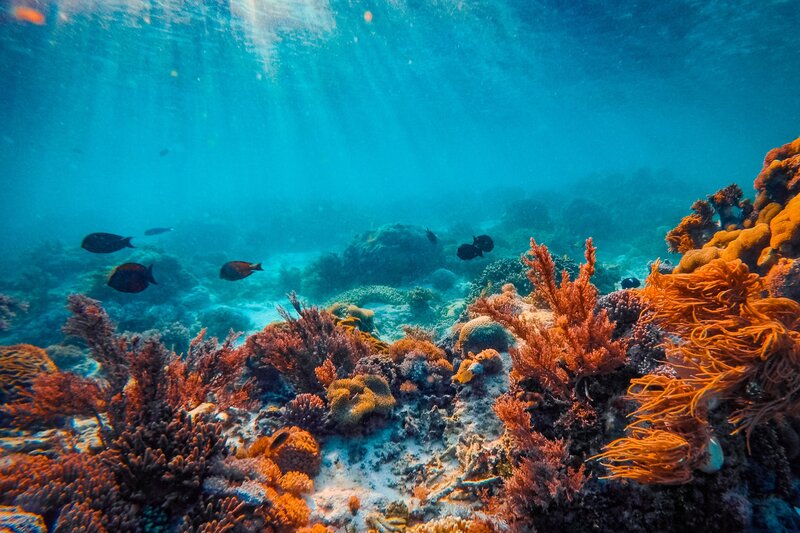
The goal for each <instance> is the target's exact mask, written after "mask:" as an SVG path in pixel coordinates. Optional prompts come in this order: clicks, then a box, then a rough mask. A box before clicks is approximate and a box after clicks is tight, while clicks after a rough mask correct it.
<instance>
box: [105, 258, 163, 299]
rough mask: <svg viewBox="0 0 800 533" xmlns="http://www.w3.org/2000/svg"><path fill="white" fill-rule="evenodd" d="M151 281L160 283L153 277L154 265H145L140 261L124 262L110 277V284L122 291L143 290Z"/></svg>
mask: <svg viewBox="0 0 800 533" xmlns="http://www.w3.org/2000/svg"><path fill="white" fill-rule="evenodd" d="M151 283H153V284H155V285H158V283H156V280H155V279H154V278H153V265H150V266H149V267H145V266H144V265H140V264H139V263H124V264H122V265H120V266H118V267H117V268H115V269H114V271H113V272H112V273H111V276H109V278H108V286H109V287H111V288H113V289H116V290H118V291H120V292H142V291H143V290H145V289H146V288H147V286H148V285H150V284H151Z"/></svg>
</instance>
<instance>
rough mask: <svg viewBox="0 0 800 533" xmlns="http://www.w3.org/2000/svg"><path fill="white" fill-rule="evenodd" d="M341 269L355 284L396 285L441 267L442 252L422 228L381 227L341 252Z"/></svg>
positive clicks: (407, 226) (442, 263) (442, 264)
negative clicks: (347, 273) (343, 269)
mask: <svg viewBox="0 0 800 533" xmlns="http://www.w3.org/2000/svg"><path fill="white" fill-rule="evenodd" d="M342 261H343V263H344V268H345V269H347V270H348V271H349V272H352V273H353V276H354V279H355V280H356V282H357V283H361V284H367V283H378V284H389V285H397V284H401V283H404V282H408V281H413V280H417V279H421V278H423V277H424V276H426V275H427V274H429V273H430V272H432V271H434V270H435V269H436V268H439V267H442V266H444V263H445V258H444V252H443V249H442V247H441V245H439V244H434V245H432V244H431V242H430V241H429V240H428V237H427V234H426V232H425V228H423V227H419V226H409V225H405V224H392V225H387V226H381V227H380V228H378V229H377V230H374V231H370V232H367V233H364V234H363V235H361V236H360V237H358V238H357V239H356V240H355V241H354V242H353V243H352V244H350V246H348V247H347V249H345V251H344V253H343V254H342Z"/></svg>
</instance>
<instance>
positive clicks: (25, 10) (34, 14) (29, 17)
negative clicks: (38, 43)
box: [12, 6, 45, 26]
mask: <svg viewBox="0 0 800 533" xmlns="http://www.w3.org/2000/svg"><path fill="white" fill-rule="evenodd" d="M12 13H13V15H14V18H15V19H17V20H21V21H23V22H30V23H31V24H35V25H37V26H44V23H45V19H44V15H43V14H42V12H41V11H38V10H36V9H33V8H32V7H25V6H17V7H15V8H14V10H13V11H12Z"/></svg>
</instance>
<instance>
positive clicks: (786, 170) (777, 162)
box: [753, 139, 800, 209]
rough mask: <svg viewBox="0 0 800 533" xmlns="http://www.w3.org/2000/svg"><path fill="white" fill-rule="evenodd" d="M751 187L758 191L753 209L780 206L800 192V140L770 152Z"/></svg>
mask: <svg viewBox="0 0 800 533" xmlns="http://www.w3.org/2000/svg"><path fill="white" fill-rule="evenodd" d="M753 186H754V187H755V189H756V190H757V191H758V195H757V197H756V202H755V207H756V209H760V208H762V207H763V206H765V205H767V204H768V203H770V202H778V203H780V204H784V203H786V201H787V200H788V199H789V198H791V197H792V196H794V195H796V194H797V193H798V192H800V139H795V140H794V141H792V142H790V143H788V144H785V145H783V146H781V147H779V148H773V149H772V150H770V151H769V152H768V153H767V155H766V157H765V158H764V167H763V168H762V169H761V172H760V173H759V174H758V177H756V180H755V182H754V183H753Z"/></svg>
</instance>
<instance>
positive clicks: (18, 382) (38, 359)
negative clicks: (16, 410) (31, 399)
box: [0, 344, 57, 403]
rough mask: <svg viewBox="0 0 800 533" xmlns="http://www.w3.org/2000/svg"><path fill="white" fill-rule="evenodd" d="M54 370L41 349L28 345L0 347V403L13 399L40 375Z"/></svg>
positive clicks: (50, 361) (54, 366) (52, 364)
mask: <svg viewBox="0 0 800 533" xmlns="http://www.w3.org/2000/svg"><path fill="white" fill-rule="evenodd" d="M56 370H57V368H56V365H55V364H54V363H53V361H52V360H50V358H49V357H48V356H47V352H45V351H44V350H43V349H41V348H38V347H36V346H32V345H30V344H15V345H14V346H0V403H5V402H8V401H11V400H13V399H15V398H16V397H17V396H18V394H19V392H20V391H21V390H23V389H27V388H28V387H30V385H31V383H33V380H34V378H35V377H36V376H38V375H39V374H40V373H42V372H55V371H56Z"/></svg>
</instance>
